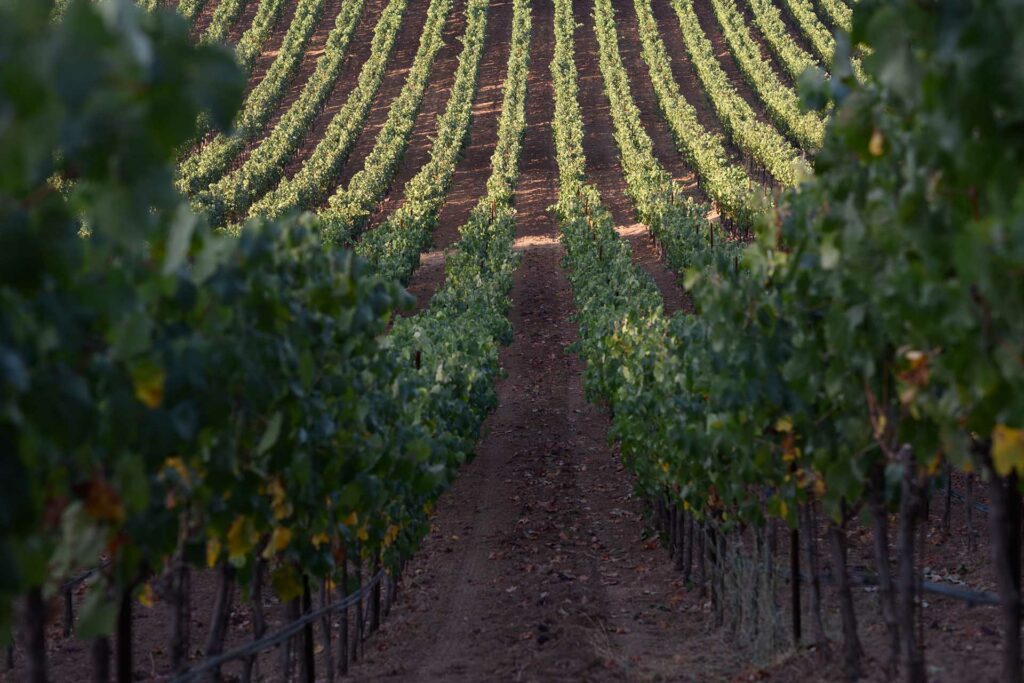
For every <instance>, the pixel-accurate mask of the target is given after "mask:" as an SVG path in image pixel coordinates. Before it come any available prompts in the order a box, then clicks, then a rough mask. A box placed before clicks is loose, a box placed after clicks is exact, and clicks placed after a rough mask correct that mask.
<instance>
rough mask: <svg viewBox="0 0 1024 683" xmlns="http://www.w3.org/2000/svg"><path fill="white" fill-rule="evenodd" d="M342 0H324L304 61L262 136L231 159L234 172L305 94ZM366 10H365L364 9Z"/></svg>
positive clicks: (335, 20)
mask: <svg viewBox="0 0 1024 683" xmlns="http://www.w3.org/2000/svg"><path fill="white" fill-rule="evenodd" d="M341 4H342V0H326V2H324V7H323V10H322V11H321V13H320V19H319V21H318V22H317V26H316V28H314V29H313V33H312V34H311V35H310V36H309V40H307V41H306V49H305V51H304V52H303V55H302V61H301V62H300V63H299V68H298V69H297V70H296V71H295V73H294V75H293V76H292V79H291V82H290V83H289V84H288V87H287V88H286V89H285V91H284V94H283V95H282V96H281V100H280V101H279V102H278V103H277V106H276V107H274V112H273V113H272V114H271V115H270V119H269V120H268V121H267V125H266V126H264V127H263V130H262V131H261V132H260V133H259V135H257V136H255V137H253V138H252V139H251V140H250V141H249V142H248V143H247V144H246V145H245V148H244V149H243V150H242V152H241V153H240V154H239V155H238V156H236V157H235V159H234V160H233V161H232V163H231V166H230V169H231V170H232V171H233V170H235V169H237V168H238V167H239V166H241V165H242V164H243V163H244V162H245V160H246V159H248V158H249V155H250V154H251V153H252V150H254V149H256V147H257V146H259V144H260V143H261V142H263V140H264V139H266V137H267V136H268V135H270V132H271V131H272V130H274V127H275V126H277V123H278V121H280V120H281V117H282V116H284V113H285V112H286V111H288V110H289V109H290V108H291V106H292V105H293V104H295V101H296V100H297V99H299V95H301V94H302V90H303V88H305V87H306V83H307V82H308V81H309V77H310V76H312V75H313V71H314V70H315V69H316V63H317V62H318V61H319V60H320V56H321V55H322V54H323V53H324V46H325V45H326V44H327V37H328V36H329V35H330V33H331V31H333V30H334V26H335V24H336V23H337V21H338V13H339V12H340V11H341ZM363 11H364V12H365V11H366V10H365V9H364V10H363Z"/></svg>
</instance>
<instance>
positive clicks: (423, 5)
mask: <svg viewBox="0 0 1024 683" xmlns="http://www.w3.org/2000/svg"><path fill="white" fill-rule="evenodd" d="M429 5H430V3H429V2H426V1H424V0H413V1H412V2H410V3H409V5H408V7H407V8H406V10H405V15H404V16H403V17H402V25H401V27H400V28H399V29H398V37H397V38H396V41H395V49H394V52H392V54H391V60H390V62H389V63H388V71H387V73H386V74H385V75H384V79H383V81H382V82H381V84H380V88H379V89H378V90H377V94H376V96H375V97H374V99H373V104H371V105H370V114H369V116H368V117H367V119H366V125H365V126H363V130H362V132H361V133H360V134H359V139H358V140H357V141H356V144H355V147H353V148H352V153H351V154H350V155H349V157H348V160H347V161H346V163H345V165H344V166H343V167H342V169H341V173H340V174H339V175H338V177H337V178H336V182H335V183H334V185H333V187H332V188H331V190H329V191H328V193H327V196H328V197H329V196H331V195H332V194H334V190H335V189H336V188H338V187H347V186H348V182H349V181H350V180H351V179H352V176H354V175H355V174H356V173H358V172H359V171H361V170H362V168H363V162H364V161H365V160H366V157H367V156H368V155H369V154H370V152H371V151H372V150H373V146H374V144H375V143H376V142H377V133H379V132H380V130H381V128H383V127H384V122H385V121H387V118H388V112H389V111H390V110H391V103H392V102H394V101H395V99H397V98H398V95H399V93H401V92H402V87H403V86H404V85H405V79H406V77H407V76H408V75H409V70H410V69H411V68H412V63H413V60H414V59H415V57H416V51H417V49H419V44H420V35H421V34H422V33H423V26H424V25H425V24H426V21H427V9H428V7H429ZM298 163H299V161H298V159H296V158H294V157H293V159H292V162H291V163H289V168H292V166H293V164H294V165H295V166H294V170H295V171H297V170H298V169H299V166H298Z"/></svg>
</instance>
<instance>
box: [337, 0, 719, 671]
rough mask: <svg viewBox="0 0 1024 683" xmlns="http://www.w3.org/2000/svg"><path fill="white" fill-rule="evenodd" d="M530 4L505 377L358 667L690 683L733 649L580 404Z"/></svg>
mask: <svg viewBox="0 0 1024 683" xmlns="http://www.w3.org/2000/svg"><path fill="white" fill-rule="evenodd" d="M533 11H534V17H533V21H534V29H533V41H532V44H531V45H532V46H531V51H532V54H531V64H530V79H529V94H528V98H529V99H528V103H527V130H526V137H525V142H524V149H523V159H522V167H521V174H522V175H521V178H520V181H519V187H518V191H517V194H516V207H517V211H518V234H517V247H518V248H519V250H520V251H521V253H522V257H523V258H522V263H521V265H520V267H519V269H518V271H517V272H516V275H515V282H514V285H513V289H512V300H513V307H512V310H511V313H510V317H511V320H512V324H513V326H514V330H515V336H514V339H513V341H512V344H511V345H509V346H508V347H507V348H506V349H505V350H504V351H503V353H502V364H503V366H504V368H505V371H506V372H507V375H508V376H507V378H506V379H505V380H503V381H502V382H500V383H499V385H498V396H499V401H500V404H499V407H498V409H497V410H496V411H495V412H494V413H493V414H492V415H491V417H490V418H489V419H488V421H487V423H486V424H485V428H484V436H483V438H482V439H481V441H480V443H479V446H478V448H477V455H476V459H475V460H474V461H473V462H471V463H469V464H467V465H466V466H465V467H463V469H462V470H461V472H460V474H459V478H458V480H457V481H456V482H455V485H454V486H453V487H452V489H451V490H450V491H449V492H448V493H446V494H445V495H444V496H443V497H442V498H441V500H440V501H439V502H438V505H437V512H436V515H435V517H434V520H433V522H434V524H433V527H434V528H433V530H432V532H431V534H430V536H429V537H428V538H427V539H426V541H425V543H424V545H423V548H422V549H421V551H420V552H419V553H417V554H416V555H415V556H414V558H413V559H412V561H411V562H410V565H409V566H408V568H407V570H406V572H405V576H406V577H407V578H406V580H405V583H404V584H403V588H402V592H401V593H400V597H399V600H398V602H397V603H396V605H395V608H394V610H393V611H392V613H391V616H390V618H389V619H388V620H386V621H385V623H384V625H383V627H382V632H381V633H380V634H378V635H377V636H375V637H374V638H373V639H372V640H371V641H370V643H368V647H367V653H366V658H365V660H364V661H363V662H361V663H360V664H359V665H358V666H356V667H355V668H354V669H353V671H352V674H353V675H354V677H355V678H356V679H358V680H375V679H388V680H394V679H395V677H398V678H399V679H402V680H410V681H412V680H442V679H443V680H466V681H479V680H620V679H630V680H636V679H645V678H648V677H652V676H656V675H658V674H660V675H671V676H672V677H673V678H674V679H678V678H679V677H680V676H683V677H684V678H689V677H690V676H693V677H694V680H697V679H701V678H707V677H708V676H713V677H714V676H721V675H722V674H725V673H728V672H725V671H722V670H721V667H722V666H723V665H724V664H723V663H724V662H729V661H730V659H734V658H729V657H728V656H727V647H726V644H725V643H724V641H723V640H722V638H723V636H722V635H721V634H720V633H718V632H711V633H710V634H709V633H708V632H707V631H708V629H707V628H706V623H707V622H706V620H705V619H704V617H703V615H702V614H701V613H700V611H699V608H698V607H697V605H696V602H695V599H694V597H693V596H692V594H688V595H685V596H684V594H683V593H682V590H681V583H680V581H679V578H678V575H676V574H674V573H673V572H672V571H671V563H670V561H669V560H668V558H667V557H666V555H665V554H664V552H663V551H662V550H661V548H660V547H659V546H658V544H657V542H655V541H648V540H645V539H643V538H642V531H643V528H644V522H643V519H642V516H641V508H640V505H639V502H638V501H637V500H635V499H634V498H633V497H632V495H631V482H630V477H629V476H628V474H627V473H626V472H625V471H624V470H623V468H622V467H621V465H620V464H619V460H618V457H617V454H616V453H615V452H614V451H613V449H612V448H610V447H609V446H608V445H607V437H606V435H607V430H608V420H607V416H606V415H605V414H604V413H603V411H602V410H601V409H599V408H597V407H595V406H593V405H591V404H589V403H588V402H587V401H586V399H585V397H584V394H583V385H582V373H583V367H582V364H581V363H580V362H579V361H578V360H577V359H576V357H575V356H573V355H571V354H569V353H567V350H566V347H567V346H568V345H569V344H571V343H572V342H573V341H575V340H576V338H577V333H576V326H575V324H574V323H572V322H571V316H572V314H573V304H572V294H571V291H570V288H569V283H568V281H567V280H566V278H565V275H564V272H563V270H562V265H561V261H562V257H563V255H564V251H563V249H562V247H561V245H560V244H559V242H558V226H557V223H556V221H555V220H554V219H553V218H552V217H551V216H550V215H549V214H548V213H547V212H546V208H547V207H548V206H550V205H552V204H554V203H555V200H556V187H557V169H556V164H555V158H554V149H553V147H554V145H553V142H552V137H551V119H552V113H553V101H554V97H553V93H552V90H551V79H550V76H549V71H548V69H549V64H550V61H551V56H552V49H553V44H554V38H553V31H552V28H553V27H552V20H553V12H552V7H551V3H550V2H549V1H543V2H537V3H535V4H534V10H533ZM494 20H497V16H495V17H494ZM501 20H502V21H507V15H502V19H501ZM497 34H498V35H501V36H507V35H508V30H507V27H503V28H501V29H499V30H498V31H497ZM491 35H495V33H494V32H492V33H491ZM613 144H614V143H613ZM479 163H480V167H479V169H478V170H479V172H480V173H481V174H486V173H487V168H486V161H485V160H483V159H481V160H480V162H479ZM716 667H717V668H716Z"/></svg>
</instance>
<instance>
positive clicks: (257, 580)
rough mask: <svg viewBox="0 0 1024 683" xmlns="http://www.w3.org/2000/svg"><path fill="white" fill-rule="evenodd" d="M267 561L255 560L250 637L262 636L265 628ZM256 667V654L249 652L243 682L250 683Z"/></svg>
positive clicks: (243, 669) (244, 667)
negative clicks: (264, 595)
mask: <svg viewBox="0 0 1024 683" xmlns="http://www.w3.org/2000/svg"><path fill="white" fill-rule="evenodd" d="M266 566H267V562H266V560H264V559H263V558H262V557H261V558H260V559H258V560H256V566H255V567H254V569H253V577H252V595H251V597H250V600H251V602H252V639H253V640H259V639H260V638H262V637H263V633H264V631H266V628H267V622H266V618H265V617H264V614H263V575H264V573H265V571H266ZM255 667H256V655H255V654H251V655H249V656H248V657H246V658H245V663H244V664H243V668H242V681H243V683H250V681H252V679H253V669H255Z"/></svg>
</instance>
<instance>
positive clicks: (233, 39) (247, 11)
mask: <svg viewBox="0 0 1024 683" xmlns="http://www.w3.org/2000/svg"><path fill="white" fill-rule="evenodd" d="M259 7H260V3H259V0H247V1H246V3H245V6H244V7H243V8H242V11H241V12H240V13H239V15H238V17H237V18H236V19H235V21H234V23H233V24H231V28H230V29H228V45H238V41H239V40H241V39H242V36H243V35H244V34H245V32H246V31H248V30H249V27H250V26H252V21H253V19H255V18H256V12H257V10H258V9H259Z"/></svg>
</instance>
